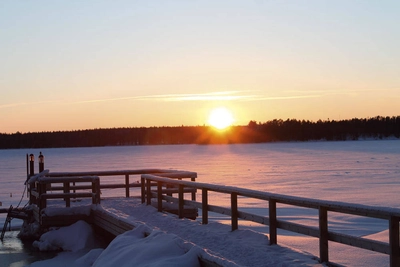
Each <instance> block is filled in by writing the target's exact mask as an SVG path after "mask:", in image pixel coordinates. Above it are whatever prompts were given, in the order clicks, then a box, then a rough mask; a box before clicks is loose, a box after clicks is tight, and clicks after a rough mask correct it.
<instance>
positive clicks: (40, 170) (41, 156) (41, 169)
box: [38, 152, 44, 173]
mask: <svg viewBox="0 0 400 267" xmlns="http://www.w3.org/2000/svg"><path fill="white" fill-rule="evenodd" d="M38 158H39V173H40V172H42V171H44V156H43V155H42V152H40V154H39V157H38Z"/></svg>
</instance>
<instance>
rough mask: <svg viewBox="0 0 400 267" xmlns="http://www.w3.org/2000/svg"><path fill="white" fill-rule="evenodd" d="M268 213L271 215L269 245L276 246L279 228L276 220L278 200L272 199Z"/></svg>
mask: <svg viewBox="0 0 400 267" xmlns="http://www.w3.org/2000/svg"><path fill="white" fill-rule="evenodd" d="M268 213H269V244H270V245H276V244H277V242H278V240H277V239H278V238H277V228H278V225H277V224H278V223H277V219H276V200H274V199H270V200H269V202H268Z"/></svg>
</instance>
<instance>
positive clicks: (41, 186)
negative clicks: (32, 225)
mask: <svg viewBox="0 0 400 267" xmlns="http://www.w3.org/2000/svg"><path fill="white" fill-rule="evenodd" d="M38 190H39V201H38V203H39V205H40V207H39V214H41V211H42V209H45V208H46V206H47V199H46V198H45V197H43V194H46V193H47V190H46V184H45V183H39V184H38Z"/></svg>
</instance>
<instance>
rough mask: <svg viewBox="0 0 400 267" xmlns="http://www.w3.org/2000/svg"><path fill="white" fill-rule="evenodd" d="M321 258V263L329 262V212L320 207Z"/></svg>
mask: <svg viewBox="0 0 400 267" xmlns="http://www.w3.org/2000/svg"><path fill="white" fill-rule="evenodd" d="M319 258H320V262H321V263H322V262H328V261H329V253H328V210H327V209H326V208H325V207H319Z"/></svg>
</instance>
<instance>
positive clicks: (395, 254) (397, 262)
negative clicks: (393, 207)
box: [389, 216, 400, 267]
mask: <svg viewBox="0 0 400 267" xmlns="http://www.w3.org/2000/svg"><path fill="white" fill-rule="evenodd" d="M399 221H400V218H399V217H395V216H391V217H390V219H389V247H390V266H391V267H395V266H397V267H398V266H400V245H399V232H400V231H399Z"/></svg>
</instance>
